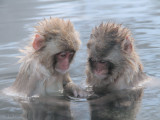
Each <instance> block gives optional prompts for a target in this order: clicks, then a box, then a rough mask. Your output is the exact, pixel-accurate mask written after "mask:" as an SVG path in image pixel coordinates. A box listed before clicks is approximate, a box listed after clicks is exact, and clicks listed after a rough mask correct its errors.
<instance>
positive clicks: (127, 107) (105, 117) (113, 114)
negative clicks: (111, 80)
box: [89, 88, 143, 120]
mask: <svg viewBox="0 0 160 120" xmlns="http://www.w3.org/2000/svg"><path fill="white" fill-rule="evenodd" d="M142 93H143V89H142V88H136V89H133V90H127V91H125V90H123V91H116V92H113V93H108V94H106V95H105V96H102V97H100V98H97V99H93V100H90V101H89V104H90V114H91V120H135V119H136V114H137V112H138V109H139V106H140V105H139V104H140V101H141V98H142Z"/></svg>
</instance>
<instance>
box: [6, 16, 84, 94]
mask: <svg viewBox="0 0 160 120" xmlns="http://www.w3.org/2000/svg"><path fill="white" fill-rule="evenodd" d="M35 28H36V32H35V35H34V37H33V41H32V43H31V44H30V45H29V46H27V47H26V49H25V50H23V51H22V52H24V53H25V54H26V56H24V57H22V58H21V60H20V62H21V63H22V64H21V67H20V71H19V73H18V75H17V78H16V81H15V82H14V83H13V85H12V86H11V87H10V88H9V89H8V90H9V92H12V93H18V95H26V96H33V95H42V96H43V95H56V94H59V93H62V92H63V91H64V90H66V91H68V92H70V93H71V94H72V95H74V96H75V97H77V96H80V97H81V96H83V95H84V93H85V92H84V91H83V90H82V89H80V88H79V87H78V86H76V85H75V84H74V83H73V82H72V81H71V79H70V76H69V73H68V70H69V66H70V63H71V62H72V60H73V58H74V56H75V53H76V51H77V50H78V49H79V46H80V40H79V35H78V32H76V31H75V29H74V27H73V24H72V23H71V22H70V21H65V20H63V19H59V18H52V17H51V18H50V19H45V20H43V21H41V22H39V24H38V26H36V27H35Z"/></svg>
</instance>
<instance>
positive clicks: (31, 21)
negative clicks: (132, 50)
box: [0, 0, 160, 120]
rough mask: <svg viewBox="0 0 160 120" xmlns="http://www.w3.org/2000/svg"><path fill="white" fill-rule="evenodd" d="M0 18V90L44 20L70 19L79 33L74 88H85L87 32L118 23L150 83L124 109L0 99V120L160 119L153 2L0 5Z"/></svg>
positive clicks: (7, 1)
mask: <svg viewBox="0 0 160 120" xmlns="http://www.w3.org/2000/svg"><path fill="white" fill-rule="evenodd" d="M0 16H1V17H0V90H2V89H3V88H5V87H8V86H10V85H11V84H12V83H13V81H14V80H15V78H16V75H17V73H18V69H19V66H20V64H17V61H18V58H17V57H18V56H21V55H22V54H21V53H20V52H19V51H18V50H19V49H21V48H23V47H24V46H25V44H26V43H28V42H29V41H30V38H31V37H32V35H33V31H34V28H33V26H35V25H36V23H37V22H38V21H40V20H42V19H43V18H49V17H50V16H53V17H60V18H64V19H70V20H71V22H73V23H74V26H75V29H76V30H77V31H79V32H80V38H81V41H82V45H81V48H80V50H79V51H78V53H77V55H76V57H75V60H74V62H73V64H72V65H71V68H70V74H71V77H72V79H73V81H74V82H75V83H76V84H79V85H81V86H83V85H84V83H85V79H86V75H85V65H86V61H87V48H86V43H87V41H88V40H89V37H90V33H91V30H92V28H93V27H95V26H96V25H99V24H100V23H101V22H102V21H103V22H106V21H114V22H117V23H122V24H123V25H124V26H126V27H128V28H130V29H131V31H132V33H133V37H134V38H135V40H136V41H135V45H136V48H137V50H136V51H137V52H138V54H139V56H140V58H141V60H142V62H143V65H144V71H145V73H147V74H148V75H150V76H152V81H153V82H152V83H149V85H147V87H146V88H145V89H144V95H143V96H142V100H138V101H139V102H137V103H135V104H134V105H132V106H130V107H129V108H128V107H124V106H127V105H130V102H125V104H123V108H120V107H117V104H116V105H115V104H114V105H113V106H112V104H111V103H112V101H111V102H109V104H108V103H105V102H106V101H108V97H106V98H105V97H104V98H102V99H101V100H99V101H93V102H91V103H89V102H88V101H87V100H76V99H72V100H71V101H70V103H69V100H66V99H65V100H64V99H61V98H57V99H51V98H42V99H40V100H39V99H38V98H34V99H31V100H23V99H19V100H17V99H16V100H15V99H13V98H12V97H9V96H5V95H3V94H1V93H0V120H22V119H23V118H24V119H27V120H32V119H33V118H34V120H44V119H47V120H50V119H52V120H53V119H54V120H63V119H64V120H70V119H74V120H159V119H160V114H159V112H160V1H159V0H134V1H131V0H121V1H120V0H119V1H115V0H34V1H33V0H0ZM109 97H110V96H109ZM46 99H47V102H46ZM28 101H31V102H30V103H28ZM97 103H101V104H98V105H97ZM69 104H71V105H70V107H69ZM89 104H90V105H91V106H90V105H89ZM118 106H119V104H118Z"/></svg>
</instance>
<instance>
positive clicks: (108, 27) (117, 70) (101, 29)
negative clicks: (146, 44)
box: [87, 22, 142, 84]
mask: <svg viewBox="0 0 160 120" xmlns="http://www.w3.org/2000/svg"><path fill="white" fill-rule="evenodd" d="M87 47H88V54H89V55H88V68H87V69H88V70H87V72H89V73H90V74H91V76H92V77H93V76H94V78H97V79H96V80H98V81H99V84H103V83H105V84H110V83H111V82H116V81H117V80H118V79H119V77H120V76H122V75H124V74H125V72H129V71H127V70H128V69H132V71H134V72H138V71H139V70H142V65H141V63H140V60H139V57H138V55H137V54H136V52H135V50H134V39H133V38H132V36H131V33H130V31H129V30H128V29H127V28H125V27H122V26H121V25H119V24H114V23H110V22H109V23H106V24H103V23H102V24H101V25H99V26H98V27H95V28H94V29H93V31H92V34H91V36H90V40H89V42H88V44H87ZM91 76H88V77H91ZM90 79H91V80H92V78H90ZM87 82H94V81H87ZM96 83H98V82H97V81H95V84H96Z"/></svg>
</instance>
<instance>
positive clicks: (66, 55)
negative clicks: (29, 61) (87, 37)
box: [32, 18, 80, 73]
mask: <svg viewBox="0 0 160 120" xmlns="http://www.w3.org/2000/svg"><path fill="white" fill-rule="evenodd" d="M35 28H36V34H35V36H34V40H33V43H32V47H33V49H34V53H35V55H37V56H38V59H39V60H40V62H41V63H42V64H43V65H45V67H47V69H49V70H50V72H52V73H53V72H54V71H57V72H59V73H65V72H66V71H67V70H68V69H69V65H70V63H71V61H72V60H73V57H74V55H75V53H76V51H77V50H78V49H79V46H80V40H79V35H78V33H77V32H76V31H75V29H74V27H73V24H72V23H71V22H70V21H64V20H63V19H59V18H50V19H45V20H43V21H41V22H39V25H38V26H36V27H35Z"/></svg>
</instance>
